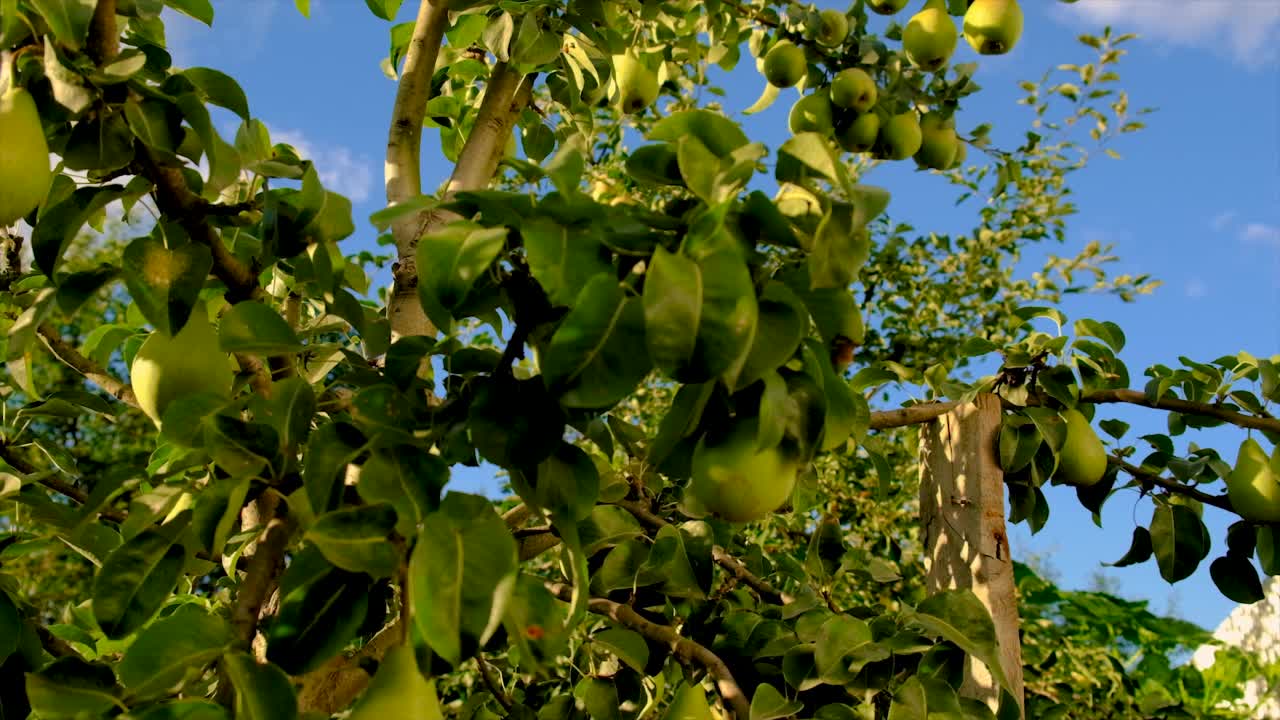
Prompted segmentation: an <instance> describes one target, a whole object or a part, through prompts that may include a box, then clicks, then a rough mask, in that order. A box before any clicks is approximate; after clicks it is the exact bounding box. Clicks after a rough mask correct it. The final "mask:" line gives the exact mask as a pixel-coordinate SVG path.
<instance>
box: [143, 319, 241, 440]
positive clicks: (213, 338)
mask: <svg viewBox="0 0 1280 720" xmlns="http://www.w3.org/2000/svg"><path fill="white" fill-rule="evenodd" d="M234 378H235V366H234V363H233V361H232V360H231V356H230V355H228V354H227V353H225V352H222V350H221V349H220V348H219V347H218V334H217V333H216V332H215V331H214V329H213V325H212V324H211V323H210V322H209V314H208V310H207V309H206V308H205V304H204V303H203V302H197V303H196V306H195V307H194V308H193V309H192V310H191V317H190V318H189V319H188V320H187V323H186V324H185V325H183V326H182V329H181V330H179V331H178V334H177V335H174V336H172V337H170V336H169V335H166V334H165V333H164V332H162V331H160V330H156V331H155V332H153V333H151V336H150V337H148V338H147V339H146V341H144V342H143V343H142V347H140V348H138V353H137V354H136V355H134V357H133V364H132V365H131V366H130V368H129V381H130V383H131V384H132V385H133V394H134V396H135V397H136V398H137V399H138V407H140V408H142V411H143V412H145V413H146V414H147V415H148V416H149V417H150V418H151V419H152V420H153V421H154V422H155V423H156V425H157V426H159V425H160V419H161V418H162V417H163V416H164V411H165V409H166V408H167V407H168V406H169V403H171V402H173V401H174V400H177V399H178V398H180V397H184V396H187V395H194V394H196V393H202V392H214V393H218V394H220V395H223V396H229V395H230V394H231V382H232V380H233V379H234Z"/></svg>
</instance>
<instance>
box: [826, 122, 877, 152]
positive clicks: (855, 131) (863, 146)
mask: <svg viewBox="0 0 1280 720" xmlns="http://www.w3.org/2000/svg"><path fill="white" fill-rule="evenodd" d="M879 134H880V116H879V115H876V114H875V113H873V112H868V113H863V114H861V115H859V116H858V117H857V118H855V119H854V121H853V122H851V123H849V125H848V126H847V127H845V128H844V129H843V130H841V131H840V132H839V133H838V134H837V135H836V142H838V143H840V147H842V148H844V149H845V150H847V151H849V152H857V153H861V152H867V151H868V150H870V149H871V148H872V147H873V146H874V145H875V144H876V137H877V136H878V135H879Z"/></svg>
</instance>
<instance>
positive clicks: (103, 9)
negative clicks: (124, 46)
mask: <svg viewBox="0 0 1280 720" xmlns="http://www.w3.org/2000/svg"><path fill="white" fill-rule="evenodd" d="M85 50H86V51H87V52H88V53H89V57H90V58H93V62H94V64H96V65H97V66H98V67H102V66H103V65H105V64H107V63H108V62H109V61H111V60H113V59H115V56H116V55H117V54H118V53H119V52H120V33H119V32H117V30H116V0H98V4H97V6H96V7H94V9H93V19H92V20H90V21H89V39H88V42H87V47H86V48H85Z"/></svg>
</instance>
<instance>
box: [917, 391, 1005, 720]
mask: <svg viewBox="0 0 1280 720" xmlns="http://www.w3.org/2000/svg"><path fill="white" fill-rule="evenodd" d="M920 432H921V436H920V521H921V524H922V525H923V528H924V546H925V572H926V583H927V587H928V589H929V592H930V593H937V592H941V591H944V590H958V589H968V590H972V591H973V592H974V594H975V595H977V596H978V598H979V599H980V600H982V602H983V604H985V605H986V606H987V609H988V610H989V611H990V612H991V618H992V620H994V621H995V626H996V640H997V641H998V642H999V644H1000V661H1001V664H1002V665H1003V666H1004V671H1005V673H1006V674H1007V675H1008V676H1009V681H1010V683H1012V685H1013V687H1014V690H1015V696H1016V697H1017V698H1018V703H1019V705H1021V704H1022V646H1021V643H1020V642H1019V639H1018V605H1017V599H1016V597H1015V595H1014V582H1013V559H1012V558H1011V557H1010V556H1009V540H1008V537H1007V536H1006V534H1005V524H1004V514H1005V507H1004V473H1003V472H1002V471H1001V469H1000V462H999V458H998V456H997V454H996V453H997V447H998V442H999V437H1000V399H999V398H998V397H996V396H995V395H989V394H984V395H979V396H978V397H977V398H976V399H975V400H974V402H972V403H968V404H964V405H960V406H958V407H956V408H955V409H954V410H952V411H951V412H949V413H947V414H946V415H943V416H941V417H939V418H938V420H937V421H935V422H931V423H929V424H927V425H924V426H922V427H921V429H920ZM960 693H961V694H962V695H963V696H965V697H970V698H974V699H977V700H980V701H982V702H984V703H986V704H987V705H988V706H989V707H991V708H992V709H993V710H994V709H996V707H997V705H998V704H999V701H1000V687H999V686H998V685H997V683H996V682H995V680H994V678H993V677H992V676H991V673H990V671H989V670H988V669H987V667H986V666H985V665H984V664H982V663H981V662H972V661H971V662H969V663H968V664H967V666H966V677H965V681H964V684H963V686H962V687H961V688H960Z"/></svg>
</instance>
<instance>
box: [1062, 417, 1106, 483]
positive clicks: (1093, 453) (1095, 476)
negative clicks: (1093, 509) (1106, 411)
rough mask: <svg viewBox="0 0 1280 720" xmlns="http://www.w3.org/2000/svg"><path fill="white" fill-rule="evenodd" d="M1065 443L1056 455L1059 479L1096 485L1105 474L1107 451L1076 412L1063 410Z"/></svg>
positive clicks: (1087, 422)
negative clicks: (1065, 428) (1065, 430)
mask: <svg viewBox="0 0 1280 720" xmlns="http://www.w3.org/2000/svg"><path fill="white" fill-rule="evenodd" d="M1062 419H1063V420H1066V421H1067V440H1066V442H1065V443H1063V445H1062V450H1061V451H1060V452H1059V453H1058V473H1057V475H1058V477H1059V478H1061V479H1062V481H1063V482H1065V483H1067V484H1068V485H1075V486H1077V487H1089V486H1090V485H1096V484H1097V482H1098V481H1099V480H1101V479H1102V476H1103V475H1105V474H1106V472H1107V449H1106V448H1104V447H1103V446H1102V441H1101V440H1099V439H1098V435H1097V434H1096V433H1095V432H1094V431H1093V427H1091V426H1090V425H1089V421H1088V420H1086V419H1085V417H1084V415H1083V414H1081V412H1080V411H1079V410H1075V409H1072V410H1066V411H1064V412H1063V413H1062Z"/></svg>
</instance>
